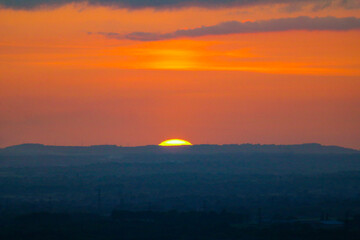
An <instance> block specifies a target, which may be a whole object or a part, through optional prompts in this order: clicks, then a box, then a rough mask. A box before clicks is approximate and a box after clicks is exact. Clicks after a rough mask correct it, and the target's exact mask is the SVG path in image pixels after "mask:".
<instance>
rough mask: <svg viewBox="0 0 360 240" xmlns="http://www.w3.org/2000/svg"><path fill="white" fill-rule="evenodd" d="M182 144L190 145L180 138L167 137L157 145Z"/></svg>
mask: <svg viewBox="0 0 360 240" xmlns="http://www.w3.org/2000/svg"><path fill="white" fill-rule="evenodd" d="M184 145H192V144H191V143H190V142H188V141H185V140H182V139H168V140H165V141H163V142H161V143H160V144H159V146H184Z"/></svg>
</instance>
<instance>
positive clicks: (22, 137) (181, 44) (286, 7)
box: [0, 0, 360, 148]
mask: <svg viewBox="0 0 360 240" xmlns="http://www.w3.org/2000/svg"><path fill="white" fill-rule="evenodd" d="M49 2H51V4H48V3H49ZM219 2H220V3H219ZM24 3H26V4H24ZM155 3H156V4H155ZM0 6H1V7H0V116H1V118H0V147H4V146H9V145H13V144H20V143H28V142H33V143H44V144H53V145H93V144H117V145H126V146H136V145H147V144H158V143H160V142H161V141H163V140H165V139H169V138H182V139H186V140H188V141H190V142H191V143H193V144H208V143H211V144H228V143H237V144H241V143H261V144H297V143H306V142H318V143H322V144H326V145H340V146H345V147H352V148H360V44H359V39H360V4H359V2H358V1H326V0H319V1H306V0H303V1H297V2H296V4H295V3H293V1H286V0H278V1H275V0H274V1H265V0H258V1H244V0H228V1H215V0H213V1H191V0H189V1H186V0H185V1H180V0H176V1H175V0H173V1H171V0H168V1H141V0H138V1H127V0H112V1H95V0H93V1H89V2H83V1H65V0H63V1H56V0H53V1H42V0H38V1H37V0H31V1H6V0H0Z"/></svg>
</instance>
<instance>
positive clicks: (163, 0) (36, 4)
mask: <svg viewBox="0 0 360 240" xmlns="http://www.w3.org/2000/svg"><path fill="white" fill-rule="evenodd" d="M84 2H85V3H87V4H89V5H101V6H110V7H119V8H130V9H137V8H148V7H150V8H179V7H189V6H197V7H205V8H216V7H231V6H249V5H261V4H277V3H285V4H294V2H296V4H314V5H315V6H316V9H317V8H319V9H321V8H322V7H327V6H330V5H332V4H335V5H339V6H342V7H345V8H353V7H356V6H357V7H359V1H358V0H296V1H295V0H87V1H86V0H0V6H3V7H6V8H14V9H35V8H42V7H50V8H51V7H57V6H61V5H64V4H68V3H84Z"/></svg>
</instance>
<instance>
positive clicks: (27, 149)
mask: <svg viewBox="0 0 360 240" xmlns="http://www.w3.org/2000/svg"><path fill="white" fill-rule="evenodd" d="M137 153H139V154H144V153H151V154H154V153H155V154H156V153H157V154H166V153H176V154H182V153H183V154H216V153H274V154H276V153H289V154H290V153H293V154H360V151H358V150H355V149H350V148H344V147H339V146H324V145H321V144H318V143H306V144H296V145H274V144H269V145H266V144H264V145H262V144H240V145H237V144H225V145H205V144H204V145H193V146H180V147H160V146H157V145H148V146H137V147H122V146H117V145H93V146H51V145H44V144H33V143H27V144H20V145H15V146H10V147H6V148H2V149H0V155H108V156H109V155H110V156H111V155H115V156H116V155H123V154H137Z"/></svg>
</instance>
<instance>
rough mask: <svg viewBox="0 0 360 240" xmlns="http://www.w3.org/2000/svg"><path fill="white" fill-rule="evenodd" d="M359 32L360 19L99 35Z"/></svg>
mask: <svg viewBox="0 0 360 240" xmlns="http://www.w3.org/2000/svg"><path fill="white" fill-rule="evenodd" d="M356 29H360V18H355V17H347V18H336V17H316V18H310V17H305V16H302V17H296V18H280V19H271V20H263V21H254V22H251V21H247V22H238V21H230V22H222V23H219V24H216V25H212V26H201V27H198V28H191V29H180V30H177V31H174V32H170V33H152V32H132V33H129V34H126V35H122V34H119V33H115V32H99V33H98V34H100V35H103V36H106V37H108V38H115V39H130V40H136V41H159V40H166V39H173V38H180V37H190V38H192V37H201V36H208V35H226V34H244V33H264V32H282V31H295V30H305V31H347V30H356Z"/></svg>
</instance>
